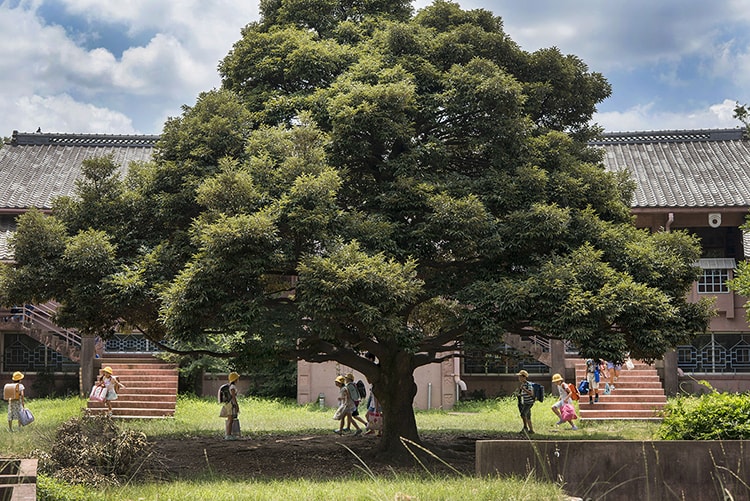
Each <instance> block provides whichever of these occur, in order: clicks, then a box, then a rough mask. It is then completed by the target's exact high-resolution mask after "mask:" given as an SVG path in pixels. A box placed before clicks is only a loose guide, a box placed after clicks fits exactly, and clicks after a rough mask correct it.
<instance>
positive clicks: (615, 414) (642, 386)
mask: <svg viewBox="0 0 750 501" xmlns="http://www.w3.org/2000/svg"><path fill="white" fill-rule="evenodd" d="M633 363H634V364H635V367H634V368H633V369H631V370H628V369H627V368H625V367H624V366H623V368H622V370H620V375H619V377H618V379H617V381H616V382H615V383H614V385H615V390H614V391H612V392H611V393H610V394H609V395H605V394H604V386H605V384H604V383H605V380H604V378H603V377H602V379H601V382H600V383H599V402H597V403H595V404H593V405H592V404H589V396H588V395H581V400H580V401H579V411H580V412H579V416H580V418H581V419H640V420H644V419H646V420H660V419H661V415H660V411H661V410H662V409H663V408H664V406H665V405H666V403H667V397H666V395H665V393H664V388H663V386H662V384H661V381H660V380H659V375H658V374H657V372H656V368H654V367H653V366H650V365H647V364H645V363H643V362H639V361H636V360H633ZM575 372H576V385H578V384H580V382H581V381H582V380H584V379H585V378H586V363H585V361H584V360H583V359H578V360H576V362H575Z"/></svg>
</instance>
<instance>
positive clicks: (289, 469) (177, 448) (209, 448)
mask: <svg viewBox="0 0 750 501" xmlns="http://www.w3.org/2000/svg"><path fill="white" fill-rule="evenodd" d="M518 438H519V437H518V436H512V437H508V436H500V435H462V436H456V435H451V434H440V433H434V434H423V435H422V440H423V442H424V446H425V447H426V448H427V449H428V450H430V451H431V452H433V453H434V454H435V455H437V456H438V457H440V458H441V459H442V460H443V461H445V462H446V463H448V464H449V465H450V466H451V467H452V468H455V469H456V470H458V471H459V472H461V473H463V474H467V475H473V474H474V470H475V442H476V441H477V440H480V439H515V440H517V439H518ZM377 440H378V438H377V437H374V436H353V435H348V436H347V435H345V436H338V435H335V434H331V435H314V434H309V435H258V436H251V437H243V438H241V439H239V440H234V441H225V440H223V439H222V438H220V437H218V436H217V437H215V438H212V437H196V438H180V439H159V440H157V441H156V442H155V449H156V453H157V454H158V455H159V456H160V457H161V460H162V461H163V462H164V465H165V466H166V468H167V471H168V472H169V473H170V474H171V475H174V476H176V477H179V478H195V477H197V476H200V475H202V474H207V473H213V474H220V475H227V476H231V477H232V478H255V479H258V478H261V479H263V478H268V479H289V478H308V479H322V478H325V479H331V478H336V477H344V476H350V475H351V474H352V472H353V471H356V470H353V469H352V468H354V467H355V466H356V465H361V462H360V461H359V459H357V457H355V454H356V456H358V457H359V458H361V460H362V461H363V462H365V463H366V464H367V466H368V467H369V468H370V469H371V470H372V471H373V472H374V473H376V474H392V473H393V471H394V470H395V471H398V472H401V473H409V472H420V471H424V469H423V468H422V467H421V466H419V465H418V464H416V462H415V461H407V462H406V463H404V464H393V463H392V462H389V461H384V460H382V459H379V457H378V455H377V454H376V444H377ZM347 448H349V449H351V451H350V450H347ZM428 463H429V464H428V468H429V470H430V471H431V472H433V473H438V472H445V473H447V472H450V471H451V468H449V467H447V466H445V465H443V464H442V463H441V462H440V461H437V460H431V461H428Z"/></svg>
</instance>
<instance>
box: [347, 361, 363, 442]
mask: <svg viewBox="0 0 750 501" xmlns="http://www.w3.org/2000/svg"><path fill="white" fill-rule="evenodd" d="M344 379H345V380H346V389H347V390H349V396H350V398H351V401H352V402H354V410H353V411H352V413H351V415H350V416H349V418H348V419H349V423H348V424H349V427H351V425H352V424H354V427H355V428H357V431H356V432H354V434H355V435H361V434H362V430H361V429H360V428H359V425H358V424H357V423H355V422H354V420H355V419H356V420H357V421H359V422H360V423H362V424H363V425H364V426H365V428H367V421H365V420H364V419H362V416H360V415H359V402H360V401H361V400H362V395H361V393H360V390H359V388H358V387H357V385H356V384H355V383H354V374H352V373H351V372H350V373H349V374H347V375H345V376H344ZM347 429H349V428H347Z"/></svg>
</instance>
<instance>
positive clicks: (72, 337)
mask: <svg viewBox="0 0 750 501" xmlns="http://www.w3.org/2000/svg"><path fill="white" fill-rule="evenodd" d="M58 306H59V303H56V302H54V301H48V302H46V303H42V304H35V305H32V304H26V305H24V306H23V315H24V320H23V321H24V325H28V326H31V325H38V326H40V327H42V328H44V329H45V330H46V331H48V332H51V333H53V334H55V335H56V336H58V337H60V338H62V339H64V340H65V342H66V343H67V344H72V345H74V346H78V347H80V346H81V335H80V334H78V331H76V330H75V329H63V328H62V327H60V326H58V325H57V324H55V322H54V321H53V320H52V318H53V316H54V314H55V311H57V307H58Z"/></svg>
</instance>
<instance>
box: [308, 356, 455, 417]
mask: <svg viewBox="0 0 750 501" xmlns="http://www.w3.org/2000/svg"><path fill="white" fill-rule="evenodd" d="M457 367H458V366H457V365H455V363H454V361H453V359H450V360H447V361H444V362H442V363H439V364H429V365H426V366H422V367H419V368H418V369H417V370H416V371H414V380H415V382H416V384H417V395H416V396H415V397H414V407H415V408H416V409H428V408H432V409H436V408H438V409H451V408H453V404H454V403H455V399H456V382H455V381H454V374H455V373H456V372H457V371H456V368H457ZM454 371H456V372H454ZM349 372H351V373H352V374H353V375H354V380H355V381H357V380H359V379H361V380H362V381H365V384H367V378H366V377H365V376H364V375H363V374H362V373H360V372H357V371H356V370H354V369H352V368H351V367H347V366H345V365H341V364H339V363H338V362H323V363H310V362H305V361H300V362H298V363H297V403H299V404H308V403H311V402H318V399H319V398H320V395H323V398H324V401H325V405H326V407H335V406H336V405H337V404H338V402H337V399H338V388H337V387H336V385H335V384H334V380H335V379H336V376H338V375H344V374H347V373H349ZM368 386H369V384H368ZM368 391H369V390H368Z"/></svg>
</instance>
